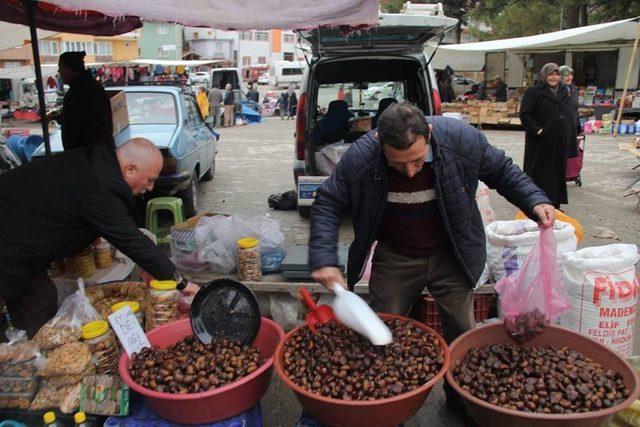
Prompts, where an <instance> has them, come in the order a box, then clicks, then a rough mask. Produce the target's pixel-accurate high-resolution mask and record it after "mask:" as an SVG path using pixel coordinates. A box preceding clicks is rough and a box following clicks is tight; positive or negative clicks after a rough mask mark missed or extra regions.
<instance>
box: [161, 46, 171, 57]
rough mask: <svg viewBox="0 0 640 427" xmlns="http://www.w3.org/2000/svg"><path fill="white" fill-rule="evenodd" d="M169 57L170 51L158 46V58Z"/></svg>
mask: <svg viewBox="0 0 640 427" xmlns="http://www.w3.org/2000/svg"><path fill="white" fill-rule="evenodd" d="M168 57H169V51H168V50H164V49H163V48H161V47H159V48H158V58H168Z"/></svg>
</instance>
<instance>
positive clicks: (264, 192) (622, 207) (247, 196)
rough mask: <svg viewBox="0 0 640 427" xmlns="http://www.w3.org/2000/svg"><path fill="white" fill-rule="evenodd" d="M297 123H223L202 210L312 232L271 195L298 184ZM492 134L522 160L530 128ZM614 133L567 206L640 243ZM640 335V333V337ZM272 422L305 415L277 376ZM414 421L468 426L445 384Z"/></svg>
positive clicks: (293, 234) (497, 204)
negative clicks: (270, 201) (451, 407)
mask: <svg viewBox="0 0 640 427" xmlns="http://www.w3.org/2000/svg"><path fill="white" fill-rule="evenodd" d="M293 132H294V122H293V121H286V120H284V121H283V120H280V119H279V118H269V119H267V120H266V122H265V123H262V124H257V125H250V126H243V127H237V128H230V129H222V130H221V133H222V139H221V141H222V143H221V144H220V149H219V153H218V157H217V168H216V176H215V178H214V180H213V181H212V182H210V183H206V184H205V185H203V186H202V187H201V199H200V200H201V206H200V209H201V210H206V211H209V212H217V213H228V214H233V213H235V214H238V213H269V214H270V215H272V216H273V217H274V218H276V219H278V220H279V221H280V222H281V224H282V227H283V230H284V232H285V234H286V236H287V240H288V241H290V242H299V243H304V242H306V241H307V239H308V222H307V220H305V219H302V218H300V217H299V216H298V214H297V213H296V212H295V211H292V212H282V211H270V210H269V208H268V207H267V202H266V200H267V197H268V196H269V195H270V194H272V193H277V192H283V191H286V190H290V189H292V188H293V176H292V161H293ZM486 134H487V137H488V138H489V141H490V142H491V143H492V144H494V145H497V146H498V147H500V148H502V149H504V150H505V151H506V152H507V153H508V154H509V155H510V156H511V157H513V159H514V161H515V162H516V163H518V164H521V163H522V155H523V145H524V135H523V133H522V132H520V131H504V130H493V131H487V132H486ZM621 140H628V138H626V137H623V138H618V140H614V138H612V137H611V136H589V137H588V139H587V148H586V156H585V167H584V171H583V182H584V186H583V187H582V188H579V187H576V186H575V185H574V184H572V183H570V184H569V185H568V187H569V205H568V206H567V207H566V213H567V214H569V215H571V216H574V217H575V218H577V219H578V220H580V221H581V222H582V224H583V226H584V229H585V237H584V240H583V242H582V244H581V247H585V246H596V245H604V244H609V243H614V242H616V240H613V239H598V238H596V237H594V236H595V235H596V234H597V233H598V232H599V231H600V230H602V229H609V230H612V231H613V232H614V233H616V234H617V235H618V236H619V239H620V241H622V242H628V243H639V242H640V227H639V225H640V215H639V214H638V213H636V211H635V200H634V199H635V198H631V197H629V198H624V197H623V195H624V194H625V192H624V188H625V187H626V186H627V185H628V184H629V183H631V182H632V180H634V179H636V178H638V177H640V173H638V172H637V171H632V170H631V168H632V167H633V166H635V165H636V164H637V161H635V160H634V159H633V158H632V157H631V156H630V155H629V154H626V153H624V152H621V151H620V150H618V147H617V143H618V142H620V141H621ZM491 202H492V205H493V207H494V209H495V210H496V213H497V217H498V218H499V219H512V218H513V215H514V214H515V212H516V209H515V208H514V207H513V206H511V205H510V204H509V203H508V202H507V201H506V200H505V199H503V198H502V197H501V196H499V195H498V194H497V193H495V192H492V195H491ZM351 237H352V232H351V230H350V229H349V227H348V226H343V230H342V232H341V241H344V242H348V241H350V239H351ZM637 341H638V340H637ZM263 406H264V412H265V425H266V426H291V425H293V423H294V422H295V420H296V419H297V417H298V416H299V414H300V405H299V404H298V402H297V401H296V400H295V398H293V395H292V393H291V392H289V391H288V390H286V389H284V388H283V387H282V385H281V383H280V382H279V381H278V380H277V379H275V380H274V381H273V384H272V387H271V389H270V391H269V393H268V396H267V397H266V398H265V399H264V400H263ZM405 425H406V426H411V427H414V426H461V425H463V423H462V422H461V420H460V419H459V418H458V417H457V416H456V415H455V414H452V413H450V412H449V411H448V410H447V409H446V406H445V405H444V396H443V394H442V390H441V387H440V386H437V387H436V388H435V389H434V392H432V393H431V395H430V396H429V399H428V400H427V402H426V403H425V405H424V406H423V408H422V409H421V410H420V412H419V413H418V414H417V416H416V417H414V418H413V419H411V420H410V421H409V422H408V423H406V424H405Z"/></svg>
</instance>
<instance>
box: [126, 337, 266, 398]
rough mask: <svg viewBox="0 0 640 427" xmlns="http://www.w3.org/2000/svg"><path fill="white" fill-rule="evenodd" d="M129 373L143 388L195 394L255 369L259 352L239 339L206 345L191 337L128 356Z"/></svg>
mask: <svg viewBox="0 0 640 427" xmlns="http://www.w3.org/2000/svg"><path fill="white" fill-rule="evenodd" d="M131 359H132V362H131V367H130V368H129V372H130V373H131V377H132V378H133V380H134V381H135V382H136V383H138V384H140V385H141V386H142V387H145V388H148V389H151V390H155V391H159V392H164V393H173V394H186V393H198V392H202V391H207V390H212V389H214V388H217V387H222V386H223V385H226V384H229V383H232V382H234V381H236V380H238V379H240V378H242V377H244V376H246V375H248V374H250V373H252V372H253V371H255V370H256V369H258V367H259V366H260V364H261V363H260V351H259V350H258V349H257V348H255V347H250V346H247V345H242V344H241V343H240V342H238V341H230V340H226V339H218V340H214V341H211V344H209V345H206V344H203V343H201V342H200V341H198V339H197V338H196V337H194V336H190V337H187V338H185V339H184V340H182V341H180V342H178V343H176V344H174V345H172V346H170V347H167V348H165V349H161V348H158V347H153V348H148V347H147V348H143V349H142V350H141V351H140V353H139V354H136V353H133V354H132V355H131Z"/></svg>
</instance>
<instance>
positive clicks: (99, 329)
mask: <svg viewBox="0 0 640 427" xmlns="http://www.w3.org/2000/svg"><path fill="white" fill-rule="evenodd" d="M82 340H83V341H84V342H85V344H87V345H88V346H89V350H91V355H92V356H91V360H92V362H93V364H94V366H95V367H96V373H97V374H114V375H117V374H118V359H120V350H119V349H118V345H117V342H116V337H115V335H114V333H113V332H112V331H111V330H110V329H109V323H108V322H106V321H105V320H96V321H93V322H89V323H87V324H85V325H84V326H83V327H82Z"/></svg>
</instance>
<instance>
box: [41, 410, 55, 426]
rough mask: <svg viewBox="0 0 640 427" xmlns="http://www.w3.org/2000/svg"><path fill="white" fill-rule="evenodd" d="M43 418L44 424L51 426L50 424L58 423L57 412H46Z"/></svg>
mask: <svg viewBox="0 0 640 427" xmlns="http://www.w3.org/2000/svg"><path fill="white" fill-rule="evenodd" d="M42 419H43V420H44V424H45V425H47V426H49V425H52V424H53V425H55V423H56V413H55V412H46V413H45V414H44V416H43V417H42Z"/></svg>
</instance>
